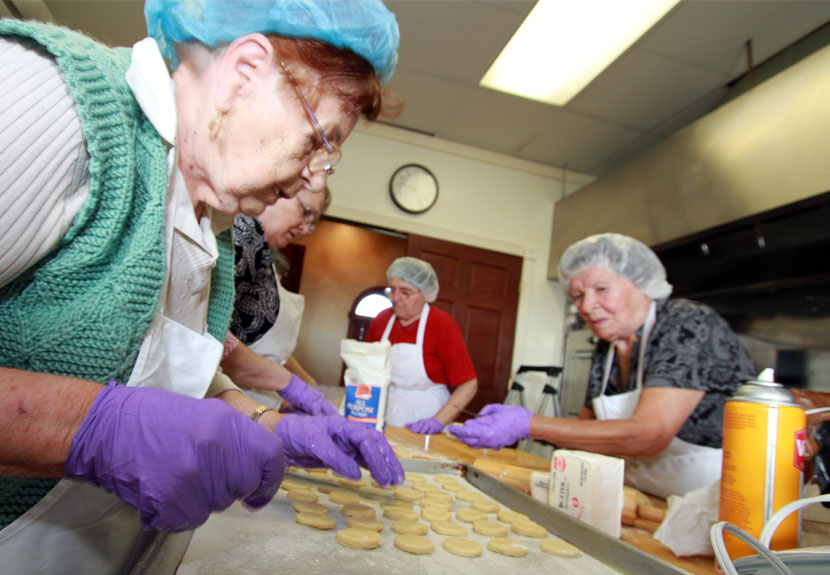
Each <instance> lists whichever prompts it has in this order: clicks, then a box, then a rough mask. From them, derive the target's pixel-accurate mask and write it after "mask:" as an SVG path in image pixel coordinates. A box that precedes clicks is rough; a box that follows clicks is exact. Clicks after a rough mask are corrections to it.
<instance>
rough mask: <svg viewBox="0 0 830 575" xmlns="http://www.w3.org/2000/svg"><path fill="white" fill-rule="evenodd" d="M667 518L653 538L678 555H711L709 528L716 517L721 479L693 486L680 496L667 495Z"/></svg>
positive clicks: (712, 553) (715, 520)
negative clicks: (701, 485)
mask: <svg viewBox="0 0 830 575" xmlns="http://www.w3.org/2000/svg"><path fill="white" fill-rule="evenodd" d="M666 501H667V502H668V504H669V507H668V511H666V518H665V519H663V522H662V523H660V527H658V528H657V531H655V532H654V538H655V539H657V541H660V542H661V543H663V544H664V545H665V546H666V547H668V548H669V549H671V550H672V553H674V554H675V555H677V556H678V557H686V556H689V555H714V552H713V551H712V544H711V543H710V541H709V528H710V527H711V526H712V525H713V524H714V523H715V522H717V520H718V505H719V501H720V481H716V482H715V483H713V484H712V485H709V486H706V487H699V488H697V489H692V490H691V491H689V492H688V493H686V494H685V495H683V496H682V497H681V496H680V495H669V497H668V499H667V500H666Z"/></svg>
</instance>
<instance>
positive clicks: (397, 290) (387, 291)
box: [383, 287, 417, 299]
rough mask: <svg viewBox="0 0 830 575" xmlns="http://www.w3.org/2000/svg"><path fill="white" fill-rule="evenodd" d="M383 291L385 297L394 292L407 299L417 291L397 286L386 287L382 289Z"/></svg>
mask: <svg viewBox="0 0 830 575" xmlns="http://www.w3.org/2000/svg"><path fill="white" fill-rule="evenodd" d="M383 293H385V294H386V297H390V298H391V297H392V296H393V295H394V294H398V295H399V296H401V299H409V298H411V297H412V296H414V295H415V294H416V293H417V292H415V291H412V290H410V289H406V288H399V287H388V288H385V289H384V290H383Z"/></svg>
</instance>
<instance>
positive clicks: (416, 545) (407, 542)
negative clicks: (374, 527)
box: [395, 535, 435, 555]
mask: <svg viewBox="0 0 830 575" xmlns="http://www.w3.org/2000/svg"><path fill="white" fill-rule="evenodd" d="M395 547H397V548H398V549H402V550H404V551H406V552H407V553H414V554H415V555H429V554H430V553H432V552H433V551H435V545H433V544H432V541H430V540H429V539H427V538H426V537H424V536H423V535H398V536H397V537H395Z"/></svg>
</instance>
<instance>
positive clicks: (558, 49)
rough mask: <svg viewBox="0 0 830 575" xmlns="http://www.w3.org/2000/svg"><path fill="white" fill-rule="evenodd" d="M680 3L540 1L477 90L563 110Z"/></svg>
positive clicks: (659, 0)
mask: <svg viewBox="0 0 830 575" xmlns="http://www.w3.org/2000/svg"><path fill="white" fill-rule="evenodd" d="M678 2H679V0H539V2H538V3H537V4H536V6H535V7H534V8H533V10H532V11H531V12H530V14H529V15H528V17H527V18H526V19H525V21H524V22H522V25H521V26H520V27H519V29H518V30H517V31H516V33H515V34H514V35H513V38H511V39H510V42H508V43H507V46H505V48H504V50H502V52H501V54H499V57H498V58H496V61H495V62H494V63H493V65H492V66H490V69H489V70H487V73H486V74H485V75H484V77H483V78H482V79H481V82H480V84H481V85H482V86H484V87H485V88H491V89H493V90H499V91H501V92H507V93H508V94H514V95H516V96H521V97H523V98H530V99H531V100H538V101H540V102H546V103H548V104H554V105H557V106H564V105H565V104H567V103H568V102H569V101H570V99H571V98H573V97H574V96H575V95H576V94H577V93H579V91H580V90H582V88H584V87H585V86H587V85H588V83H590V82H591V81H592V80H593V79H594V78H596V77H597V75H599V73H600V72H602V71H603V70H604V69H605V68H607V67H608V65H609V64H611V62H613V61H614V60H616V59H617V57H619V55H620V54H622V53H623V52H624V51H625V50H626V49H627V48H628V47H629V46H631V45H632V44H633V43H634V42H635V41H636V40H637V39H638V38H640V36H642V35H643V34H645V32H646V31H647V30H648V29H649V28H651V27H652V26H654V24H655V23H656V22H657V21H658V20H660V18H662V17H663V16H664V15H665V14H666V13H667V12H668V11H669V10H671V9H672V8H673V7H674V6H675V5H676V4H677V3H678Z"/></svg>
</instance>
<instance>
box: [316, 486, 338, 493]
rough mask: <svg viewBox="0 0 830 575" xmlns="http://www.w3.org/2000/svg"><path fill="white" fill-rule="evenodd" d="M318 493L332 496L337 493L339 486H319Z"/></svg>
mask: <svg viewBox="0 0 830 575" xmlns="http://www.w3.org/2000/svg"><path fill="white" fill-rule="evenodd" d="M317 491H319V492H320V493H326V494H330V493H331V492H332V491H337V486H336V485H334V484H331V483H330V484H328V485H318V486H317Z"/></svg>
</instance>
